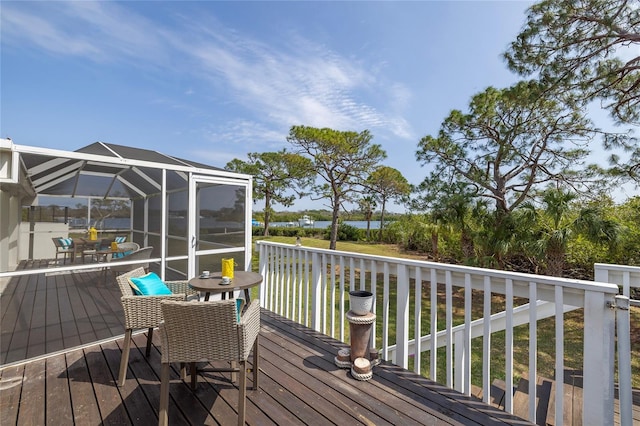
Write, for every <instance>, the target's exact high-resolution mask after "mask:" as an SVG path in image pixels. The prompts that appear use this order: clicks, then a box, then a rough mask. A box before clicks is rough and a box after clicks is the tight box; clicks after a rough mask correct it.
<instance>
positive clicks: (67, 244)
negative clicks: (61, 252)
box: [58, 238, 73, 249]
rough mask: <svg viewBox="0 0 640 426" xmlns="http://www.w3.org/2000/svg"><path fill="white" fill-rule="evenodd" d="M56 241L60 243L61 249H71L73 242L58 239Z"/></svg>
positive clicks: (69, 239)
mask: <svg viewBox="0 0 640 426" xmlns="http://www.w3.org/2000/svg"><path fill="white" fill-rule="evenodd" d="M58 241H60V246H61V247H62V248H63V249H68V248H69V247H71V244H73V240H72V239H71V238H58Z"/></svg>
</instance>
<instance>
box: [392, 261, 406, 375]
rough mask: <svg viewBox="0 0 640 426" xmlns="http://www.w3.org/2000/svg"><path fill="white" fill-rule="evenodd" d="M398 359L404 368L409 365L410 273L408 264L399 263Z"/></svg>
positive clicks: (396, 360)
mask: <svg viewBox="0 0 640 426" xmlns="http://www.w3.org/2000/svg"><path fill="white" fill-rule="evenodd" d="M397 279H398V284H397V287H396V288H397V307H398V309H397V311H396V315H397V320H396V359H395V363H396V364H398V365H399V366H400V367H402V368H407V366H408V365H409V275H408V274H407V266H406V265H398V275H397Z"/></svg>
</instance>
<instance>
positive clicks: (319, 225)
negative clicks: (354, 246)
mask: <svg viewBox="0 0 640 426" xmlns="http://www.w3.org/2000/svg"><path fill="white" fill-rule="evenodd" d="M291 223H293V225H291ZM344 223H346V224H347V225H350V226H353V227H354V228H359V229H367V221H366V220H345V221H344ZM269 226H276V227H283V226H285V227H296V226H298V223H297V222H271V223H270V224H269ZM329 226H331V221H329V220H318V221H315V222H314V224H313V225H312V226H305V228H314V229H327V228H328V227H329ZM371 229H380V221H379V220H372V221H371Z"/></svg>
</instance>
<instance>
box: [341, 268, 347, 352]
mask: <svg viewBox="0 0 640 426" xmlns="http://www.w3.org/2000/svg"><path fill="white" fill-rule="evenodd" d="M345 313H346V312H345V311H344V256H342V255H340V340H341V341H343V342H344V315H345Z"/></svg>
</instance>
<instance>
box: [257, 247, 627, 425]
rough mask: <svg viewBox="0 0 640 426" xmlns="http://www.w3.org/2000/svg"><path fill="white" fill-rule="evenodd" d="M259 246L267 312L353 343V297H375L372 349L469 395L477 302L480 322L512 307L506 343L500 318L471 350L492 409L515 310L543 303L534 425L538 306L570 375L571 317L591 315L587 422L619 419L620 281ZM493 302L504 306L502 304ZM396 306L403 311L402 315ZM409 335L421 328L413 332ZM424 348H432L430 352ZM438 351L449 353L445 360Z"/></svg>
mask: <svg viewBox="0 0 640 426" xmlns="http://www.w3.org/2000/svg"><path fill="white" fill-rule="evenodd" d="M257 244H258V250H259V254H260V266H259V268H260V272H261V274H262V275H263V277H264V281H263V284H262V286H261V288H260V300H261V303H262V306H263V307H265V308H267V309H270V310H272V311H274V312H276V313H278V314H280V315H283V316H285V317H287V318H290V319H292V320H294V321H298V322H300V323H302V324H305V325H307V326H309V327H311V328H313V329H315V330H317V331H320V332H323V333H325V334H328V335H331V336H332V337H335V338H338V339H340V340H342V341H346V340H345V336H346V333H347V329H346V324H345V319H344V318H345V313H346V310H345V309H346V307H345V305H346V303H345V300H347V298H348V291H350V290H356V289H357V290H368V291H371V292H372V293H373V294H374V298H375V299H374V300H375V303H374V313H376V315H377V318H376V322H377V323H378V325H380V326H381V327H380V330H381V335H380V336H377V335H376V333H375V330H374V331H373V333H372V338H371V339H372V346H373V345H375V344H376V342H379V344H380V347H381V357H382V358H384V359H388V360H391V361H393V362H394V363H396V364H398V365H400V366H402V367H404V368H409V367H410V364H409V359H410V357H412V358H413V369H414V371H416V372H418V373H421V374H425V375H427V376H429V377H430V378H431V379H433V380H438V381H440V382H444V383H446V385H447V386H449V387H452V388H455V389H457V390H459V391H460V392H463V393H465V394H467V395H469V394H470V393H471V377H472V363H471V358H472V350H474V349H473V347H472V338H473V336H474V335H475V333H474V331H473V328H474V321H475V320H477V319H479V318H472V303H476V304H478V303H481V305H482V308H481V309H480V311H481V312H482V314H481V315H480V317H482V318H490V317H491V316H492V315H494V314H496V313H498V312H499V311H505V312H506V313H505V314H504V319H503V321H504V326H503V327H500V328H502V329H503V330H504V347H496V346H495V345H494V346H492V340H493V332H494V330H493V329H492V324H495V321H483V322H482V333H481V336H482V337H480V339H482V344H481V349H478V350H476V352H478V353H477V354H476V353H474V354H473V355H475V356H479V357H480V359H481V360H482V361H481V365H482V367H481V376H482V383H481V385H482V388H483V399H484V401H485V402H487V403H488V402H489V400H490V391H489V390H490V385H491V382H492V380H493V379H494V378H498V377H499V378H502V379H504V381H505V382H506V383H507V384H509V383H514V368H515V365H514V343H515V341H514V340H515V338H516V336H515V335H514V328H515V327H516V325H517V324H518V323H520V322H521V321H520V320H518V317H517V315H514V310H515V312H517V310H518V308H517V307H518V306H521V305H524V304H526V303H529V301H535V303H532V304H531V305H532V306H534V307H535V309H528V310H527V312H528V318H527V321H526V322H527V324H528V326H527V327H528V337H529V338H528V343H526V344H527V345H528V353H529V357H528V368H527V372H528V374H529V377H530V380H529V389H528V394H529V416H528V418H529V420H531V421H533V422H535V421H536V405H535V402H536V380H535V378H536V377H537V375H538V373H537V371H538V365H537V360H538V356H539V352H538V344H537V340H538V339H537V333H538V326H537V322H538V320H539V319H540V317H541V316H543V315H542V313H541V311H539V310H538V306H540V305H543V306H546V308H544V309H548V308H549V305H548V303H552V304H553V305H552V306H553V317H554V318H555V337H554V339H555V345H554V351H553V353H552V354H547V355H551V356H552V357H553V358H554V361H553V362H554V367H555V371H556V372H563V371H564V365H565V364H564V363H565V356H564V354H565V348H564V342H565V338H564V336H565V331H564V324H565V322H564V312H565V310H566V309H573V308H579V309H583V310H584V314H583V318H584V335H583V341H584V350H583V354H582V359H583V365H582V370H583V371H584V381H583V398H584V404H583V418H584V419H589V421H590V422H591V421H593V422H594V424H610V423H612V422H613V399H614V382H613V381H614V346H613V345H614V337H615V314H614V310H612V309H611V307H612V306H614V305H615V296H616V294H617V293H618V287H617V286H616V285H613V284H607V283H598V282H591V281H581V280H570V279H563V278H554V277H547V276H540V275H529V274H522V273H513V272H506V271H497V270H490V269H481V268H472V267H465V266H459V265H448V264H441V263H433V262H425V261H417V260H410V259H401V258H392V257H384V256H372V255H365V254H358V253H351V252H340V251H333V250H324V249H314V248H306V247H296V246H292V245H288V244H280V243H272V242H266V241H260V242H258V243H257ZM431 283H437V285H431ZM423 289H424V290H425V291H424V294H423ZM426 290H428V292H427V291H426ZM454 297H456V298H458V299H459V298H462V302H461V303H457V304H454V302H453V299H454ZM474 299H475V300H474ZM541 302H548V303H542V304H541ZM492 303H493V304H496V303H498V305H499V308H496V307H495V306H492ZM391 306H394V307H395V313H394V309H391ZM411 307H412V308H411ZM456 307H460V308H462V309H461V310H462V313H460V314H456V315H455V318H454V308H456ZM521 309H522V308H521ZM476 310H478V309H476ZM391 315H393V317H391ZM423 316H425V317H426V318H429V321H428V323H429V328H428V330H423V329H422V323H423ZM544 316H546V315H544ZM426 318H425V319H426ZM459 324H461V325H459ZM476 324H477V323H476ZM456 325H458V326H459V327H460V326H461V327H462V332H461V333H458V336H459V337H458V338H457V339H454V326H456ZM410 329H412V330H413V332H412V333H411V336H410ZM458 330H459V329H458ZM427 335H429V336H435V338H433V337H428V338H427ZM456 340H457V341H456ZM410 342H411V343H410ZM423 343H424V344H426V345H427V348H423ZM454 345H455V357H454ZM440 346H444V348H445V349H444V351H441V353H440V354H439V353H438V351H437V348H438V347H440ZM427 349H428V350H429V358H428V360H427V359H425V360H424V363H425V365H426V364H428V367H426V366H425V367H423V368H421V366H422V365H423V362H422V361H423V360H422V358H421V355H422V353H423V352H424V351H425V350H427ZM442 352H444V353H442ZM491 353H494V354H496V353H500V355H501V356H503V357H504V360H505V365H504V368H503V369H501V370H502V371H500V372H498V373H495V372H494V373H492V371H491V366H492V363H491V355H490V354H491ZM571 355H572V356H573V355H574V354H571ZM439 356H440V357H442V356H444V361H443V362H444V364H445V365H446V368H445V369H444V375H445V377H444V378H442V377H438V374H437V373H438V369H437V367H438V360H439V358H438V357H439ZM440 359H441V358H440ZM478 369H480V368H478ZM454 374H455V382H454ZM560 377H562V373H560ZM505 410H506V411H508V412H511V413H512V412H513V394H512V393H511V392H506V394H505ZM562 413H563V387H562V386H556V394H555V418H556V419H558V420H559V419H562V418H563V415H562ZM558 424H559V423H558Z"/></svg>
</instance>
